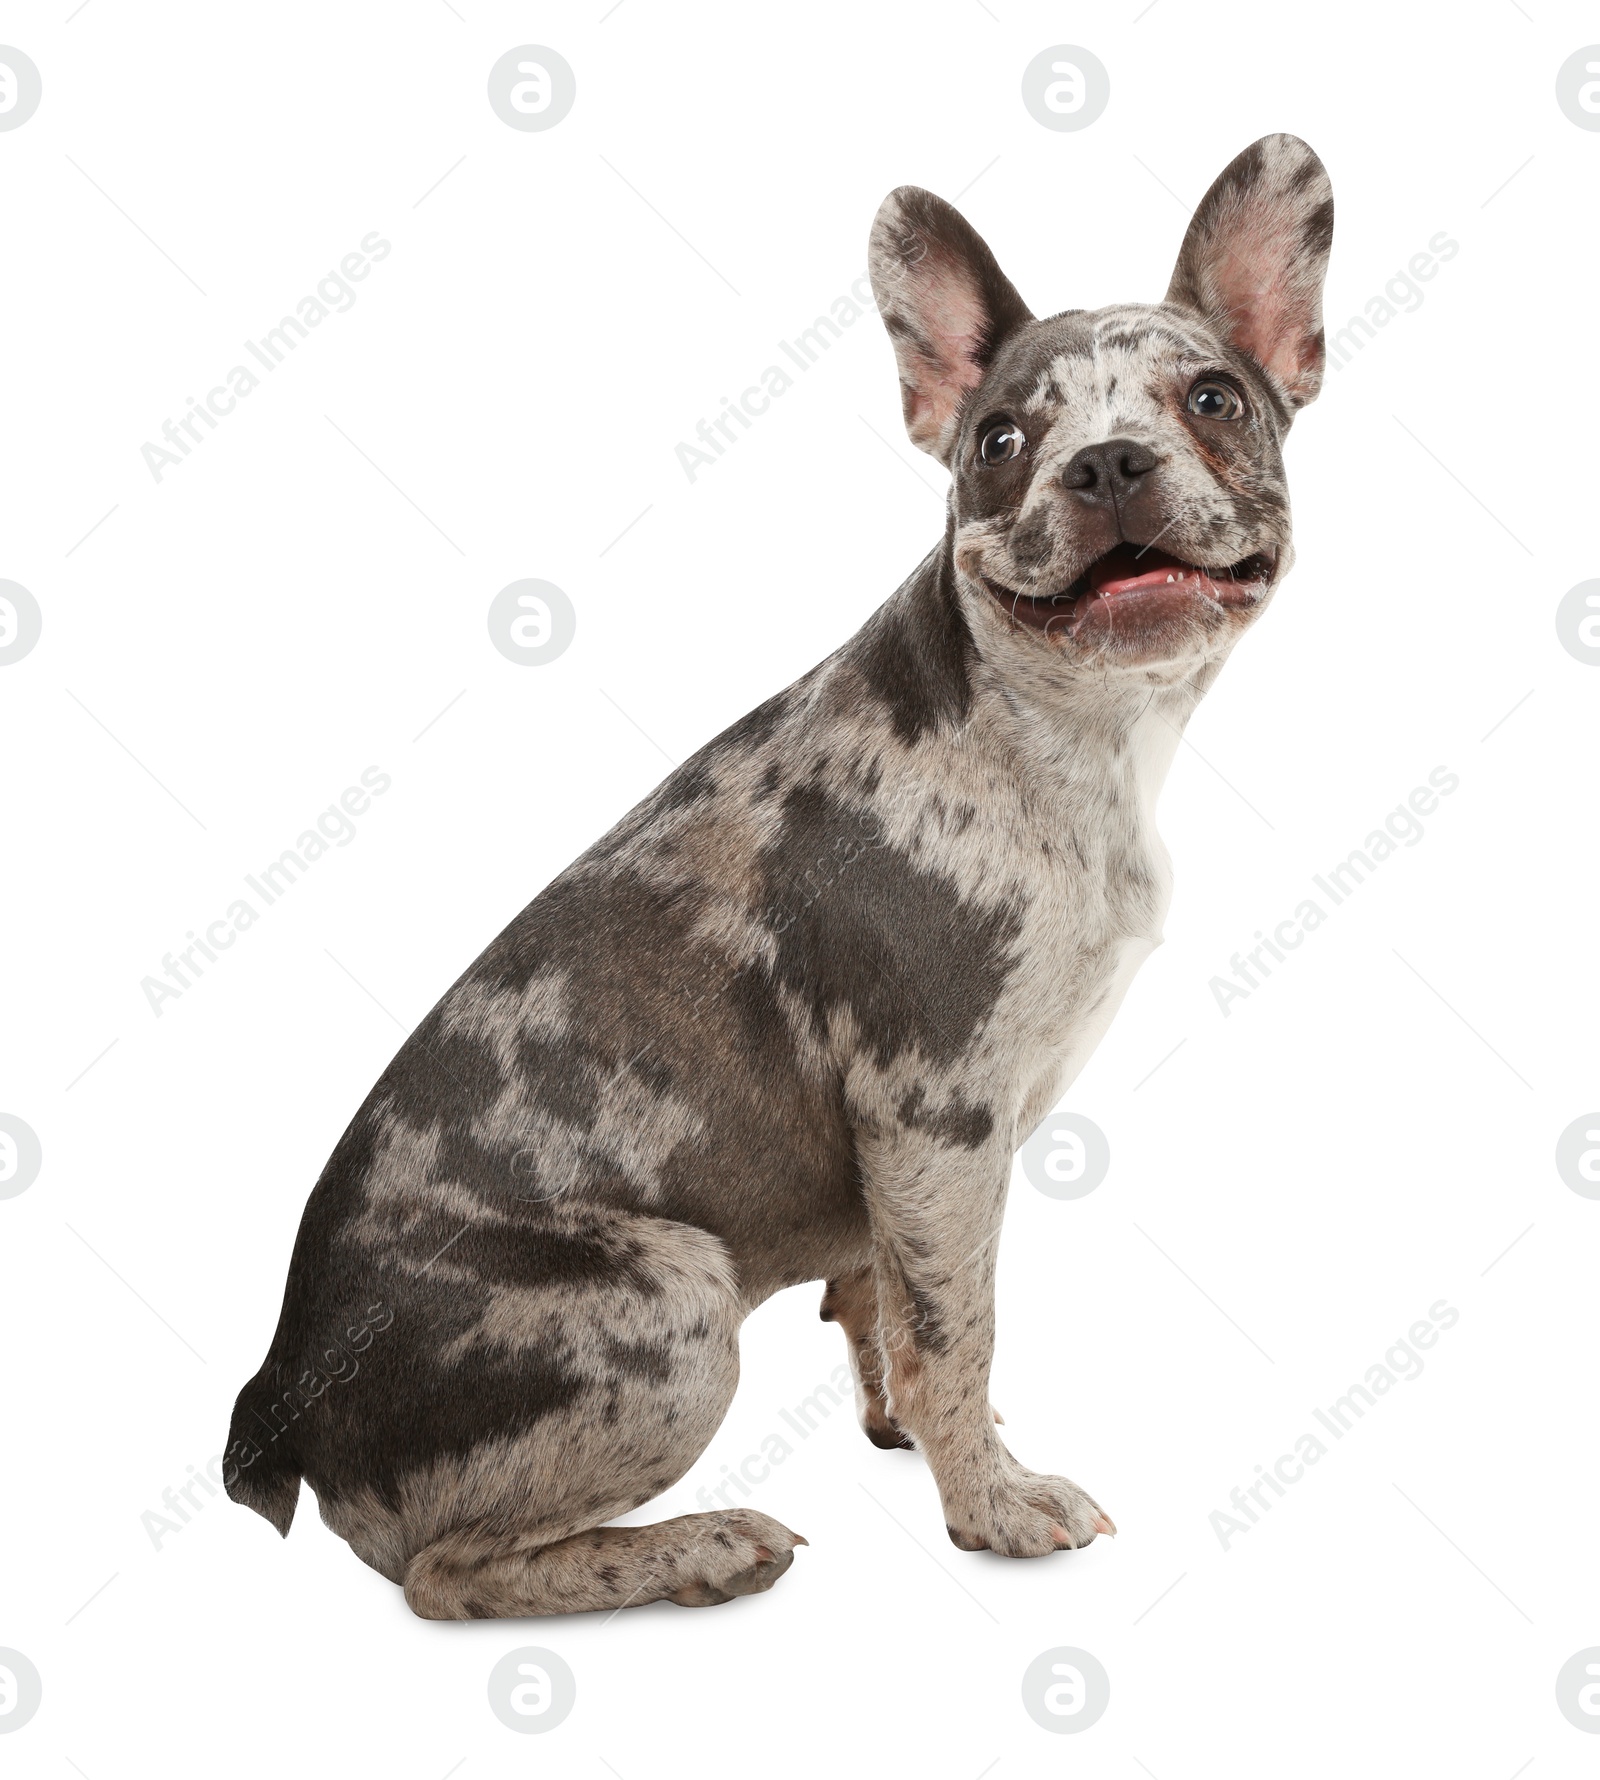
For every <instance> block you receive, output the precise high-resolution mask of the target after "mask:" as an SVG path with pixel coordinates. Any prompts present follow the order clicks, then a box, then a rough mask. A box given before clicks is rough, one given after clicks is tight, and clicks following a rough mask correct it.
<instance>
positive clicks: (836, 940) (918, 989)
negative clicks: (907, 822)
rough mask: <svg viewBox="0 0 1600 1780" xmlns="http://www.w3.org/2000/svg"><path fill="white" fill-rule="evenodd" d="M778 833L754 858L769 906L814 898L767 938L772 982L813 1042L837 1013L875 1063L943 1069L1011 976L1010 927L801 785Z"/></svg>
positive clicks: (1002, 911) (1006, 917) (862, 815)
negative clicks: (806, 1021) (804, 1019)
mask: <svg viewBox="0 0 1600 1780" xmlns="http://www.w3.org/2000/svg"><path fill="white" fill-rule="evenodd" d="M783 813H784V825H783V829H782V831H781V833H780V835H779V836H778V838H777V840H776V841H775V842H774V843H773V844H772V845H771V846H770V847H769V848H767V849H766V851H765V852H764V853H763V854H762V855H761V867H762V871H763V873H764V876H765V880H766V899H767V901H768V903H769V905H770V906H773V907H784V906H785V904H786V900H787V901H788V902H791V903H792V900H793V897H794V886H796V885H798V884H810V885H812V886H814V887H815V895H814V896H813V897H811V898H810V899H809V901H808V902H807V903H806V904H805V905H804V906H803V907H795V908H794V909H793V911H792V916H791V918H790V919H788V921H787V922H786V924H785V925H784V926H783V929H782V931H781V932H780V933H779V934H778V936H777V959H776V964H775V970H774V974H775V976H776V979H777V980H778V981H779V982H781V983H782V984H783V986H784V987H785V988H786V989H788V990H789V991H790V992H791V993H792V994H794V995H795V996H796V997H798V998H799V1000H800V1001H801V1002H802V1003H803V1004H804V1005H805V1006H806V1007H807V1008H809V1010H810V1013H811V1017H812V1020H813V1022H814V1023H815V1026H816V1029H817V1031H818V1032H819V1034H824V1035H825V1034H826V1033H827V1031H828V1027H829V1022H830V1020H831V1019H832V1017H833V1016H834V1015H835V1014H836V1013H841V1012H845V1011H848V1012H849V1013H850V1014H851V1015H852V1016H853V1017H854V1019H855V1021H856V1023H857V1026H858V1027H859V1029H860V1032H861V1034H862V1038H863V1040H864V1042H865V1044H866V1045H867V1047H868V1049H869V1050H870V1051H871V1052H872V1054H873V1056H874V1057H875V1058H876V1060H877V1062H878V1063H879V1064H880V1066H885V1065H887V1064H888V1063H890V1062H891V1061H892V1060H893V1059H894V1058H895V1057H898V1056H900V1055H902V1054H904V1053H905V1052H906V1051H908V1050H916V1051H918V1052H920V1053H921V1055H922V1056H924V1057H926V1058H928V1059H929V1060H930V1061H932V1062H935V1063H941V1064H946V1063H951V1062H954V1061H955V1060H956V1059H957V1058H958V1057H959V1056H961V1054H962V1053H963V1051H965V1050H966V1048H967V1047H968V1045H969V1044H970V1043H971V1042H972V1040H973V1038H974V1037H975V1036H976V1035H977V1033H978V1031H979V1029H980V1028H981V1027H982V1025H983V1022H984V1021H985V1020H986V1019H987V1018H988V1016H989V1014H990V1013H991V1011H992V1010H993V1008H994V1005H995V1003H996V1002H997V1001H998V1000H999V997H1000V992H1001V990H1002V989H1003V988H1004V986H1005V982H1006V979H1007V977H1008V976H1009V975H1010V973H1011V969H1012V958H1011V956H1010V954H1011V948H1012V946H1013V944H1014V943H1015V941H1016V938H1017V935H1018V933H1019V932H1020V931H1021V926H1022V923H1021V919H1020V917H1019V916H1018V915H1017V914H1016V913H1015V912H1014V911H1012V910H1009V909H1006V908H994V909H985V908H981V907H979V906H977V905H975V904H973V903H969V902H965V901H963V900H962V897H961V895H960V893H959V892H958V890H957V889H956V886H955V884H954V883H953V882H952V881H951V880H950V879H949V878H947V877H944V876H943V875H942V874H940V873H937V872H931V871H925V870H923V869H921V868H920V867H919V866H917V865H916V864H914V863H913V862H912V861H911V860H910V859H909V858H907V857H906V856H905V855H904V854H903V853H901V852H899V851H898V850H897V849H895V848H893V847H890V846H887V845H884V844H882V843H881V842H874V841H873V840H872V838H871V832H870V829H869V828H867V827H864V824H869V823H870V821H871V818H870V816H869V815H868V814H867V813H866V812H864V811H861V810H855V809H851V808H849V807H847V806H845V805H842V804H839V803H836V802H835V801H834V800H833V799H832V798H830V797H829V796H828V795H827V793H825V792H823V791H820V790H817V789H815V788H812V787H809V786H807V787H798V786H797V787H796V788H795V789H794V790H792V791H791V792H790V793H789V795H788V796H787V797H786V798H785V799H784V804H783Z"/></svg>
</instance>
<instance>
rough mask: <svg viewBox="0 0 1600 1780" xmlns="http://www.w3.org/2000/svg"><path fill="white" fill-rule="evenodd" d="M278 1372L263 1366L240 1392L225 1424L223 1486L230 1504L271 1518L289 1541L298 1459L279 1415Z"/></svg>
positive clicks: (281, 1413) (297, 1489) (281, 1407)
mask: <svg viewBox="0 0 1600 1780" xmlns="http://www.w3.org/2000/svg"><path fill="white" fill-rule="evenodd" d="M277 1373H278V1368H277V1366H276V1365H275V1364H274V1362H273V1361H272V1359H271V1358H270V1357H269V1358H268V1360H267V1363H266V1364H265V1365H264V1366H263V1367H262V1368H261V1370H260V1371H259V1372H258V1373H257V1374H256V1375H255V1377H254V1378H252V1379H251V1380H250V1382H249V1383H248V1384H247V1385H246V1386H245V1387H244V1389H243V1390H242V1391H240V1393H239V1396H238V1400H237V1402H235V1404H234V1406H233V1420H232V1421H231V1422H230V1423H229V1424H228V1446H227V1452H226V1455H225V1457H224V1459H223V1467H222V1482H223V1487H224V1488H225V1489H226V1490H227V1492H228V1494H229V1495H230V1496H231V1497H232V1498H233V1499H234V1501H235V1502H239V1503H242V1504H243V1505H244V1506H245V1507H246V1508H253V1509H255V1511H256V1513H257V1514H259V1515H262V1516H264V1517H265V1518H266V1519H267V1520H270V1521H271V1522H272V1524H273V1525H274V1526H275V1527H276V1528H277V1529H278V1531H279V1532H280V1533H281V1534H282V1535H283V1536H284V1538H286V1539H287V1538H288V1536H289V1527H290V1524H291V1523H292V1522H293V1520H294V1511H295V1506H296V1504H297V1503H298V1502H299V1500H300V1478H301V1475H302V1473H301V1469H300V1460H299V1458H298V1457H297V1456H296V1454H295V1451H294V1447H293V1444H292V1440H291V1437H290V1434H289V1430H288V1424H287V1421H286V1420H285V1417H284V1404H283V1402H282V1397H283V1392H282V1390H281V1388H280V1386H279V1383H278V1379H277Z"/></svg>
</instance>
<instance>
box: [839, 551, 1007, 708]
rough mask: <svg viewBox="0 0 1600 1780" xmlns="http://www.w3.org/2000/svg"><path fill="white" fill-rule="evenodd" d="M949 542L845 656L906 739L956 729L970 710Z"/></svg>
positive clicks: (966, 640)
mask: <svg viewBox="0 0 1600 1780" xmlns="http://www.w3.org/2000/svg"><path fill="white" fill-rule="evenodd" d="M949 542H950V540H949V538H948V537H947V538H946V540H945V543H944V545H943V546H941V548H940V549H938V550H935V551H934V552H932V553H931V554H930V555H929V556H928V557H927V558H926V559H925V560H924V561H923V563H922V564H921V566H920V567H919V568H918V569H917V570H916V572H915V573H914V574H913V575H912V576H911V578H910V580H909V581H907V582H906V583H905V585H904V586H903V587H901V588H900V589H899V591H898V592H897V593H896V594H895V595H894V596H893V598H892V599H890V600H888V601H887V602H886V603H885V604H884V605H882V606H880V607H879V608H878V610H877V611H876V612H875V613H874V614H873V615H872V617H871V618H869V619H868V620H867V622H866V624H865V625H864V626H863V627H862V628H861V630H860V631H858V632H857V633H856V635H855V637H854V638H852V640H851V641H850V642H849V643H848V644H846V646H845V648H844V650H843V651H842V655H843V658H844V659H845V660H847V661H849V662H851V663H852V664H853V665H854V666H855V667H856V668H857V669H858V670H859V671H860V674H861V677H862V679H863V680H864V681H865V682H866V686H867V690H868V691H869V692H871V693H872V694H873V696H874V697H875V698H877V699H878V700H880V701H881V703H882V704H883V705H884V707H885V708H886V709H887V711H888V713H889V717H890V720H891V722H892V723H893V725H894V732H895V734H896V735H897V736H898V737H899V738H900V740H901V741H903V742H906V743H914V742H916V741H918V740H919V739H920V738H921V737H922V736H923V735H924V734H926V733H927V732H928V731H929V730H936V729H940V728H948V727H950V726H951V725H954V724H957V723H959V722H961V721H962V719H963V718H964V717H965V716H966V715H967V712H968V711H969V710H970V709H971V707H972V681H971V669H972V664H973V661H974V659H975V656H976V651H975V649H974V646H973V642H972V633H971V632H970V631H969V630H968V628H967V621H966V617H965V615H964V614H963V613H962V611H961V606H960V601H959V600H958V598H957V595H956V591H955V581H954V570H953V569H952V568H951V566H950V550H949Z"/></svg>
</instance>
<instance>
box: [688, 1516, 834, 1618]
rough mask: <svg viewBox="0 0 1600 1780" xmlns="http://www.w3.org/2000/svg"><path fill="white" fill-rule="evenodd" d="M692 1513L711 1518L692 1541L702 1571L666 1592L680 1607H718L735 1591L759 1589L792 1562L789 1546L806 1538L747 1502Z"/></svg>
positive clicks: (747, 1592) (803, 1542) (768, 1585)
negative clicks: (713, 1511) (743, 1505)
mask: <svg viewBox="0 0 1600 1780" xmlns="http://www.w3.org/2000/svg"><path fill="white" fill-rule="evenodd" d="M693 1518H694V1519H695V1520H704V1521H707V1522H710V1523H712V1524H711V1525H709V1526H707V1527H706V1529H705V1532H704V1537H703V1539H701V1540H699V1541H697V1543H698V1544H699V1545H700V1550H699V1552H698V1553H697V1555H698V1557H699V1559H700V1565H699V1567H700V1568H701V1570H702V1572H703V1573H702V1574H701V1575H700V1576H698V1577H697V1578H696V1579H695V1580H694V1581H692V1582H686V1583H685V1584H684V1585H683V1586H682V1587H681V1588H679V1589H677V1590H675V1591H674V1592H673V1593H672V1594H670V1595H668V1596H667V1599H668V1600H669V1601H675V1602H676V1603H677V1604H678V1606H680V1607H718V1606H721V1604H722V1603H723V1602H724V1601H731V1600H733V1599H734V1598H735V1597H736V1596H738V1595H759V1594H763V1593H764V1592H765V1591H766V1590H767V1589H769V1588H771V1587H772V1585H773V1583H775V1582H776V1581H777V1580H778V1578H779V1577H780V1576H782V1575H783V1573H784V1571H785V1570H787V1569H788V1568H789V1566H790V1565H791V1564H792V1563H793V1562H794V1548H795V1547H796V1546H797V1545H806V1544H809V1543H810V1541H809V1540H806V1539H803V1538H802V1537H801V1536H800V1535H799V1534H798V1533H791V1532H790V1531H789V1529H788V1528H787V1527H786V1526H784V1525H783V1523H782V1522H781V1521H776V1520H774V1519H773V1518H772V1516H771V1515H770V1514H757V1513H756V1512H755V1510H754V1509H750V1508H734V1509H730V1510H729V1511H728V1512H727V1513H726V1514H706V1515H696V1516H694V1517H693ZM697 1531H698V1529H697Z"/></svg>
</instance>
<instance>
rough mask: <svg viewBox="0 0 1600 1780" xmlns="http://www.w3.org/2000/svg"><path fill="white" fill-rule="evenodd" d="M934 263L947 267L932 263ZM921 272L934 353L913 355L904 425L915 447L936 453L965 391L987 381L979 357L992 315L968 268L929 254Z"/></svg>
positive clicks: (919, 307)
mask: <svg viewBox="0 0 1600 1780" xmlns="http://www.w3.org/2000/svg"><path fill="white" fill-rule="evenodd" d="M936 260H937V261H943V263H942V264H938V263H934V264H930V263H929V262H930V261H936ZM918 271H919V272H920V273H921V274H922V289H921V290H920V291H919V293H918V297H917V301H916V304H915V309H916V315H917V319H918V322H919V323H920V328H919V332H920V333H921V335H922V338H923V341H924V342H925V343H926V344H927V345H928V347H929V348H931V352H922V351H918V352H917V353H916V354H915V355H914V362H913V366H912V377H911V381H910V382H909V383H908V385H907V393H906V404H905V407H906V427H907V430H908V431H909V432H910V434H911V438H912V440H913V442H914V443H915V444H917V445H920V446H921V447H922V449H923V450H924V451H933V452H937V449H938V446H939V441H940V436H941V435H942V434H943V432H944V430H945V428H946V427H947V426H948V425H949V423H950V422H951V420H952V419H954V417H955V415H956V413H957V411H958V410H959V409H960V407H961V404H962V401H963V400H964V399H965V397H966V394H967V391H968V390H970V389H975V388H976V387H977V385H978V384H979V383H980V382H982V380H983V367H982V364H981V363H980V359H981V356H982V353H983V347H984V334H985V330H986V328H987V327H988V314H987V311H986V310H985V308H984V304H983V298H982V297H981V296H980V294H979V292H978V288H977V286H976V285H975V284H974V283H973V282H972V280H971V278H970V277H969V276H968V275H967V273H966V271H965V269H964V268H963V267H960V266H958V265H957V264H956V263H955V262H954V261H952V260H950V259H948V258H947V257H946V256H944V255H937V256H936V255H934V254H929V255H928V257H927V259H926V260H924V262H923V264H922V266H920V267H919V268H918Z"/></svg>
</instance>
